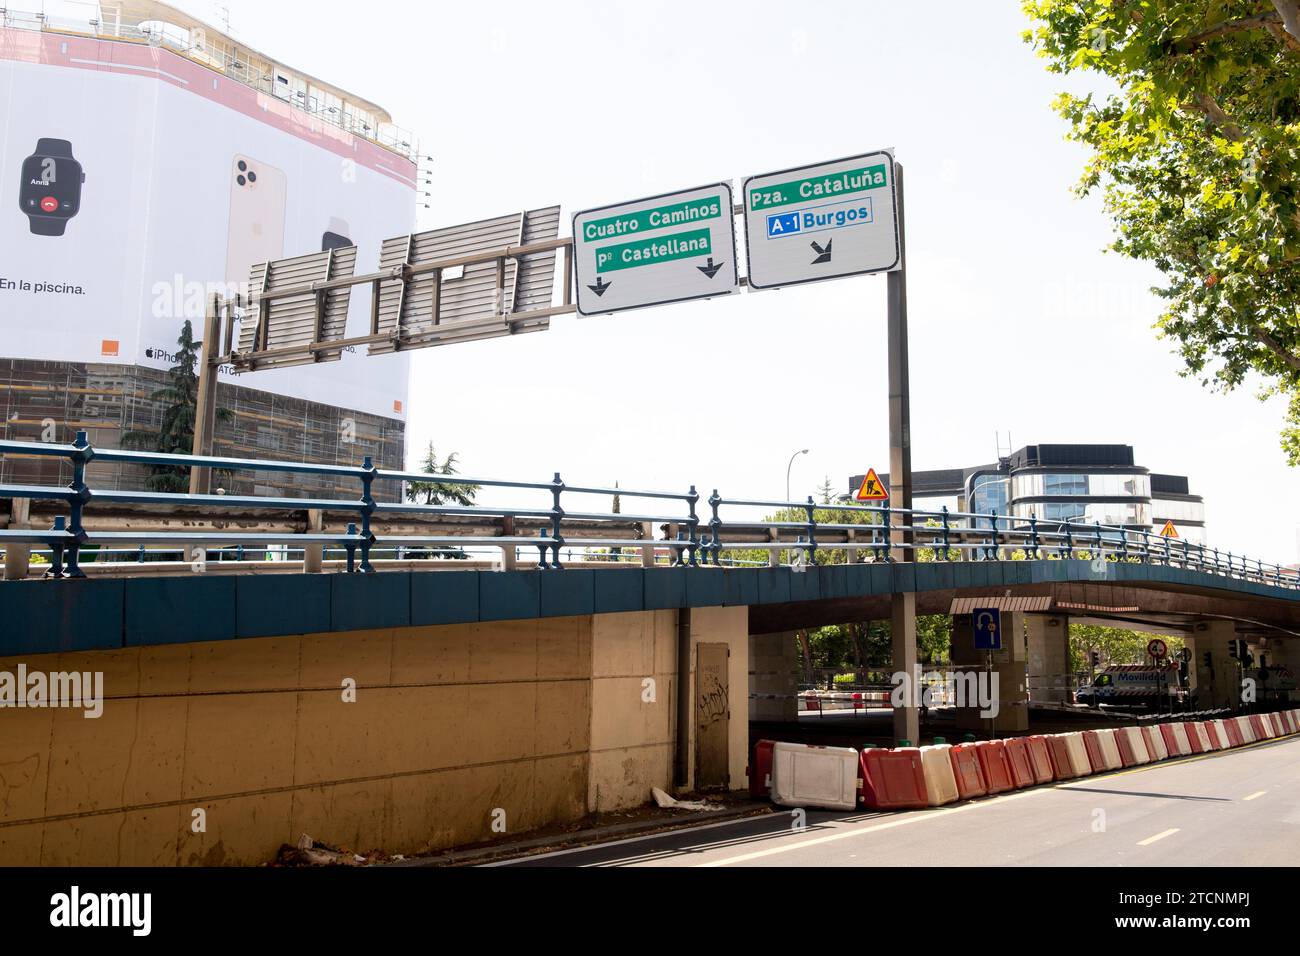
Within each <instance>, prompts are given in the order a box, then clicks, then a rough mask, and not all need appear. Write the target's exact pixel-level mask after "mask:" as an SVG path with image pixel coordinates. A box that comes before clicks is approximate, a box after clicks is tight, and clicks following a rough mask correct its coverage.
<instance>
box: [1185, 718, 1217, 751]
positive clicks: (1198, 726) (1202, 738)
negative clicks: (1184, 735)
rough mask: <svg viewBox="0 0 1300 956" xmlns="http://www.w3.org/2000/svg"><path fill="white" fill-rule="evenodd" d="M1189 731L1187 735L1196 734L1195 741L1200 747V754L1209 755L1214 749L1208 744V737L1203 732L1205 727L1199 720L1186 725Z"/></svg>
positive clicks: (1212, 745)
mask: <svg viewBox="0 0 1300 956" xmlns="http://www.w3.org/2000/svg"><path fill="white" fill-rule="evenodd" d="M1188 726H1189V727H1190V728H1191V729H1190V731H1189V733H1194V734H1196V740H1197V741H1198V742H1199V743H1200V745H1201V753H1209V752H1210V751H1211V750H1213V749H1214V744H1212V743H1210V735H1209V734H1207V733H1206V732H1205V725H1204V724H1202V723H1201V722H1200V721H1199V720H1198V721H1195V722H1194V723H1191V724H1189V725H1188Z"/></svg>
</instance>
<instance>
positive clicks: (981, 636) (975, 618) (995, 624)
mask: <svg viewBox="0 0 1300 956" xmlns="http://www.w3.org/2000/svg"><path fill="white" fill-rule="evenodd" d="M970 619H971V623H973V624H974V625H975V650H977V651H1000V650H1002V612H1001V611H999V610H998V609H997V608H995V607H977V608H975V609H974V610H972V611H971V612H970Z"/></svg>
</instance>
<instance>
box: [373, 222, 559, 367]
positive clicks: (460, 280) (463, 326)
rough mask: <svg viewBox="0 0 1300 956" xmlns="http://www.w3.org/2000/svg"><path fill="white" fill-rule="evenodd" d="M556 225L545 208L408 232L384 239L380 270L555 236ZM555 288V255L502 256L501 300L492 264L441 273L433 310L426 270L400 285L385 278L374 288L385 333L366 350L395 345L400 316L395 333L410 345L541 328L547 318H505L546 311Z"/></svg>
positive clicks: (384, 349) (431, 285)
mask: <svg viewBox="0 0 1300 956" xmlns="http://www.w3.org/2000/svg"><path fill="white" fill-rule="evenodd" d="M559 229H560V207H559V206H551V207H549V208H546V209H537V210H532V211H530V212H526V213H513V214H511V215H508V216H499V217H497V218H495V219H484V220H481V221H479V222H472V223H466V224H464V225H459V226H450V227H447V228H445V229H434V230H431V231H429V232H422V233H417V234H416V235H412V236H398V237H396V238H394V239H389V240H387V241H386V242H385V243H384V245H383V250H382V252H381V253H380V270H381V271H383V270H386V269H393V268H395V267H399V266H401V265H402V264H403V263H406V264H409V265H423V264H426V263H430V262H439V261H444V260H449V259H459V258H464V257H466V256H472V255H475V254H477V253H484V252H492V251H494V250H498V249H501V250H503V249H506V248H507V247H510V246H520V245H526V244H528V243H533V242H542V241H545V240H548V239H554V238H556V236H558V235H559ZM456 273H460V274H459V275H457V274H456ZM554 286H555V253H554V252H547V253H540V254H536V255H531V256H525V257H523V259H522V260H521V261H520V262H519V263H516V261H515V260H513V259H507V260H506V263H505V277H504V283H503V292H504V303H502V304H499V303H498V301H497V266H496V263H495V262H482V263H476V264H473V265H468V266H464V267H463V269H457V270H454V271H453V270H449V271H447V272H445V273H444V274H443V276H442V282H441V295H440V297H439V301H438V303H437V309H436V310H435V307H434V305H435V304H434V294H435V287H436V280H435V278H434V276H433V274H432V273H429V274H425V275H421V276H417V277H415V278H414V279H412V280H411V281H410V282H405V283H403V282H401V281H399V280H392V281H388V282H384V283H383V284H382V285H381V288H380V297H379V325H378V327H379V332H380V333H381V334H383V335H387V336H389V337H390V338H389V341H384V342H379V343H375V344H373V345H371V346H370V352H371V354H381V353H385V352H392V351H395V350H396V348H397V347H398V346H397V345H396V343H395V342H394V341H392V339H393V338H394V337H395V334H396V332H397V330H398V325H399V319H400V326H401V333H402V337H403V338H408V337H409V338H413V339H416V340H417V342H416V344H418V345H421V346H427V345H446V344H450V343H452V342H466V341H474V340H476V339H484V338H494V337H496V336H501V335H512V334H514V335H518V334H521V333H524V332H539V331H542V330H544V329H546V328H548V327H549V325H550V320H549V318H546V317H542V318H538V319H533V320H527V321H524V322H512V321H508V320H507V318H506V316H509V315H515V314H519V313H522V312H529V311H532V310H535V309H546V308H549V307H550V305H551V298H552V295H553V291H554ZM435 311H436V317H435ZM503 313H504V315H503ZM435 319H436V320H435Z"/></svg>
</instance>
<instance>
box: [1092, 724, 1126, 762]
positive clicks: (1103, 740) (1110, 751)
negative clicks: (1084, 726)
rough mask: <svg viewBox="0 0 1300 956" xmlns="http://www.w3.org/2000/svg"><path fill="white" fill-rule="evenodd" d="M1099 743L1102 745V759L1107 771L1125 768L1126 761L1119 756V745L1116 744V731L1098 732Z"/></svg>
mask: <svg viewBox="0 0 1300 956" xmlns="http://www.w3.org/2000/svg"><path fill="white" fill-rule="evenodd" d="M1097 743H1098V744H1100V745H1101V759H1102V760H1103V761H1104V762H1105V764H1106V769H1107V770H1119V769H1120V768H1121V767H1123V766H1124V760H1123V758H1121V757H1120V755H1119V744H1117V743H1116V742H1115V731H1113V730H1109V729H1107V730H1099V731H1097Z"/></svg>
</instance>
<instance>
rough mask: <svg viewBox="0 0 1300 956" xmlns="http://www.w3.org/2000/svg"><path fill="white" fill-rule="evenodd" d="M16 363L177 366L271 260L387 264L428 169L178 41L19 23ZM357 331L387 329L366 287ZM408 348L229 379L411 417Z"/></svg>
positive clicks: (9, 143) (360, 266) (350, 325)
mask: <svg viewBox="0 0 1300 956" xmlns="http://www.w3.org/2000/svg"><path fill="white" fill-rule="evenodd" d="M0 102H3V103H4V104H5V111H4V113H3V115H0V335H2V336H3V339H2V341H0V355H2V356H3V357H6V358H24V359H38V360H48V361H61V362H75V363H88V362H94V363H104V362H107V363H120V364H123V365H142V366H147V367H151V368H155V369H165V368H167V367H168V366H169V365H171V364H172V362H173V361H174V358H175V355H174V353H175V350H176V339H177V337H178V335H179V334H180V330H181V326H182V324H183V322H184V320H185V319H187V318H188V319H190V320H191V321H193V323H194V328H195V335H196V337H199V336H201V334H202V323H201V321H200V320H201V318H202V315H203V312H204V306H205V303H206V301H207V300H208V299H209V298H210V296H211V294H212V293H213V292H222V293H229V292H233V291H235V290H236V289H241V288H246V286H247V283H248V280H249V274H250V270H251V269H252V268H253V267H254V266H255V265H256V264H259V263H264V262H267V261H268V260H272V259H283V258H287V257H291V256H298V255H306V254H308V253H312V252H320V251H322V250H324V249H330V248H338V247H343V246H348V245H355V246H357V247H358V251H357V261H356V266H355V267H356V270H357V272H358V273H362V272H369V271H373V270H375V269H377V268H378V266H379V253H380V249H381V247H382V244H383V241H384V240H385V239H387V238H388V237H390V236H392V235H396V234H400V233H404V232H410V231H411V229H412V227H413V225H414V219H415V190H416V186H415V182H416V171H415V166H414V164H413V163H411V162H410V161H409V160H408V159H406V158H405V157H403V156H399V155H397V154H395V153H393V152H390V151H388V150H386V149H384V148H382V147H380V146H378V145H376V144H374V143H371V142H369V141H367V140H365V139H362V138H359V137H356V136H353V135H351V134H349V133H346V132H344V131H343V130H340V129H338V128H337V127H335V126H333V125H332V124H330V123H327V122H325V121H323V120H321V119H319V118H317V117H314V116H312V115H311V114H309V113H307V112H305V111H303V110H299V109H296V108H295V107H293V106H291V105H289V104H288V103H286V102H284V101H282V100H280V99H278V98H277V97H274V96H270V95H267V94H264V93H261V92H258V91H256V90H254V89H252V88H250V87H248V86H245V85H244V84H242V83H239V82H237V81H235V80H231V79H228V78H227V77H225V76H224V75H222V74H221V73H218V72H216V71H213V70H211V69H208V68H206V67H204V66H202V65H200V64H198V63H195V62H193V61H191V60H189V59H187V58H185V57H183V56H179V55H177V54H174V53H172V52H170V51H168V50H166V49H161V48H157V47H152V46H149V45H148V44H141V43H126V42H119V41H111V40H98V39H94V38H89V37H85V38H82V37H75V36H68V35H59V34H49V33H40V32H35V31H27V30H16V29H0ZM352 299H353V301H352V302H351V305H350V308H349V311H348V319H347V334H348V335H349V336H352V335H365V334H366V333H367V332H368V331H369V318H368V308H369V302H368V297H367V296H353V297H352ZM407 379H408V358H407V356H406V355H403V354H396V355H386V356H379V357H370V356H367V355H366V354H365V352H364V350H357V351H356V352H353V353H349V354H345V355H344V356H343V359H342V361H340V362H334V363H327V364H324V365H321V366H319V367H316V366H308V367H302V368H295V369H268V370H264V371H255V372H244V373H240V374H237V375H236V374H233V373H232V372H230V371H229V370H225V371H224V372H223V381H230V382H236V383H237V384H239V385H243V386H247V387H250V388H256V389H261V390H264V391H268V392H274V393H277V394H282V395H291V396H294V397H298V398H303V399H307V400H310V401H317V402H323V403H326V404H330V405H339V406H343V407H346V408H352V409H356V410H358V411H363V412H368V413H370V414H375V415H384V416H387V417H390V418H398V419H404V418H405V413H406V406H407V402H406V397H407V396H406V391H407Z"/></svg>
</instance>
